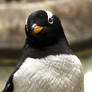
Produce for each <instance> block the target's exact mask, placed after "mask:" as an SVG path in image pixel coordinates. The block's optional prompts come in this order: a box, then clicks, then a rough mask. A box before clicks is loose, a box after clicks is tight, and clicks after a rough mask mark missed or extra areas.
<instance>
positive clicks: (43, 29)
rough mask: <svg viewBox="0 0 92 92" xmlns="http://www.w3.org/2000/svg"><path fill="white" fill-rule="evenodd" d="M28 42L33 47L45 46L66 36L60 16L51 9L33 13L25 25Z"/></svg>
mask: <svg viewBox="0 0 92 92" xmlns="http://www.w3.org/2000/svg"><path fill="white" fill-rule="evenodd" d="M25 31H26V35H27V42H28V44H29V45H30V46H32V47H38V48H40V47H45V46H49V45H52V44H54V43H56V42H57V41H58V40H59V39H60V38H61V37H62V36H64V32H63V28H62V25H61V23H60V20H59V18H58V17H57V16H56V15H54V14H53V13H51V12H50V11H44V10H38V11H35V12H33V13H31V14H30V15H29V16H28V18H27V20H26V25H25Z"/></svg>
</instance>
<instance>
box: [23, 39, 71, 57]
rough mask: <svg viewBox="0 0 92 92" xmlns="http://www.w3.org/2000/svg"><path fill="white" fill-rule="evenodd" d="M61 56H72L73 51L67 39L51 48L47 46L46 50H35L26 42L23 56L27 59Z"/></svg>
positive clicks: (60, 40)
mask: <svg viewBox="0 0 92 92" xmlns="http://www.w3.org/2000/svg"><path fill="white" fill-rule="evenodd" d="M60 54H72V51H71V49H70V47H69V45H68V42H67V40H66V38H65V37H63V38H61V39H59V41H58V42H57V43H55V44H53V45H50V46H46V47H44V48H33V47H30V45H29V44H28V43H27V42H26V44H25V47H24V55H23V56H24V57H25V58H27V57H31V58H43V57H46V56H49V55H60Z"/></svg>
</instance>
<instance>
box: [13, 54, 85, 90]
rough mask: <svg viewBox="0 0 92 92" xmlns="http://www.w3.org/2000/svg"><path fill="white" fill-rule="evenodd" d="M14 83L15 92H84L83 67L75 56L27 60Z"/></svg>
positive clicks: (15, 77) (17, 73)
mask: <svg viewBox="0 0 92 92" xmlns="http://www.w3.org/2000/svg"><path fill="white" fill-rule="evenodd" d="M13 82H14V92H82V85H83V74H82V66H81V63H80V61H79V59H78V58H77V57H76V56H74V55H59V56H58V55H57V56H48V57H46V58H44V59H33V58H27V59H26V60H25V61H24V63H23V64H22V65H21V67H20V68H19V70H18V71H17V72H16V73H15V74H14V79H13Z"/></svg>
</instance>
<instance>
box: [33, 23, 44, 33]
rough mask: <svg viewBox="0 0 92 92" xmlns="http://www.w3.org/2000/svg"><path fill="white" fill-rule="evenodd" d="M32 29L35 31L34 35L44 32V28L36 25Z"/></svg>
mask: <svg viewBox="0 0 92 92" xmlns="http://www.w3.org/2000/svg"><path fill="white" fill-rule="evenodd" d="M32 29H33V33H34V34H38V33H39V32H41V31H42V30H43V27H42V26H38V25H36V24H34V25H33V26H32Z"/></svg>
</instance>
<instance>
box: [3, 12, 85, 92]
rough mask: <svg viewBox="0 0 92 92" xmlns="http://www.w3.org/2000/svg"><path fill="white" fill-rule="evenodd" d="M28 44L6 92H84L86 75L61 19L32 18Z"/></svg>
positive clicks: (27, 28) (50, 16) (43, 14)
mask: <svg viewBox="0 0 92 92" xmlns="http://www.w3.org/2000/svg"><path fill="white" fill-rule="evenodd" d="M25 33H26V41H25V46H24V49H23V54H22V56H21V59H20V62H19V63H18V65H17V67H16V69H15V71H14V72H13V73H12V74H11V76H10V77H9V80H8V82H7V83H6V86H5V88H4V90H3V91H2V92H83V79H84V78H83V71H82V65H81V62H80V60H79V59H78V57H77V56H76V55H74V54H73V52H72V50H71V49H70V47H69V44H68V42H67V39H66V37H65V35H64V31H63V28H62V25H61V22H60V20H59V18H58V17H57V16H56V15H55V14H53V13H51V12H50V11H45V10H38V11H35V12H33V13H32V14H30V15H29V16H28V18H27V21H26V25H25Z"/></svg>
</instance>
